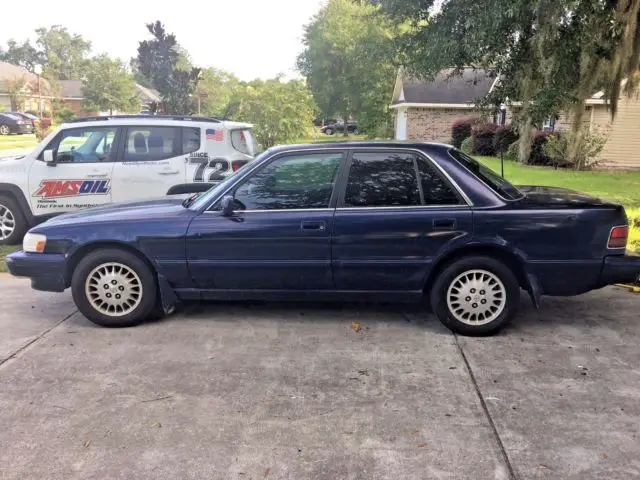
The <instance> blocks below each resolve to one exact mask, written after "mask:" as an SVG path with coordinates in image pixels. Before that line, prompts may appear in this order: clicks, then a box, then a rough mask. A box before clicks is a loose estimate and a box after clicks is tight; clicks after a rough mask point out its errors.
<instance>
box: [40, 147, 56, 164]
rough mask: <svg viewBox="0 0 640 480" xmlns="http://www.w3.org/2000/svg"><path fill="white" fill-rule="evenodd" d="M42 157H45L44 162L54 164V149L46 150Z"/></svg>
mask: <svg viewBox="0 0 640 480" xmlns="http://www.w3.org/2000/svg"><path fill="white" fill-rule="evenodd" d="M42 158H44V162H45V163H47V164H49V165H54V161H53V150H45V151H44V153H43V154H42Z"/></svg>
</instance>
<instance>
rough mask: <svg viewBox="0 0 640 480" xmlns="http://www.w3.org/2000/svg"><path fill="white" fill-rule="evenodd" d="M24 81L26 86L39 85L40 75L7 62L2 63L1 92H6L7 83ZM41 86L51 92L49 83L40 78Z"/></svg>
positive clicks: (0, 71) (0, 66) (0, 74)
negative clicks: (30, 84) (29, 84)
mask: <svg viewBox="0 0 640 480" xmlns="http://www.w3.org/2000/svg"><path fill="white" fill-rule="evenodd" d="M21 78H22V79H24V82H25V85H26V84H27V83H37V82H38V75H36V74H35V73H31V72H29V71H28V70H26V69H24V68H22V67H19V66H17V65H13V64H11V63H7V62H0V92H4V91H6V90H5V89H6V82H9V81H12V80H18V79H21ZM40 82H41V83H40V85H41V87H42V89H43V90H45V91H48V90H49V82H47V81H46V80H44V79H43V78H40Z"/></svg>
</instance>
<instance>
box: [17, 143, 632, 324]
mask: <svg viewBox="0 0 640 480" xmlns="http://www.w3.org/2000/svg"><path fill="white" fill-rule="evenodd" d="M627 234H628V226H627V217H626V214H625V211H624V208H623V207H621V206H620V205H617V204H613V203H609V202H606V201H604V200H600V199H598V198H593V197H590V196H587V195H583V194H581V193H577V192H573V191H569V190H564V189H558V188H546V187H531V186H526V187H515V186H513V185H511V184H509V183H508V182H506V181H505V180H504V179H502V178H500V177H499V176H497V175H496V174H494V173H493V172H492V171H491V170H489V169H487V168H485V167H483V166H482V165H481V164H479V163H478V162H476V161H475V160H474V159H472V158H470V157H468V156H466V155H465V154H463V153H462V152H460V151H459V150H456V149H454V148H453V147H451V146H449V145H440V144H426V143H373V142H362V143H342V144H340V143H337V144H332V145H295V146H286V147H278V148H273V149H271V150H268V151H267V152H265V153H264V154H262V155H261V156H260V157H259V158H258V159H257V160H256V161H254V162H252V163H250V164H248V165H246V166H245V167H243V168H242V169H241V170H240V171H238V172H237V174H235V175H234V176H233V177H230V178H228V179H227V180H225V181H223V182H222V183H220V184H219V185H217V186H215V187H213V188H211V189H210V190H209V191H207V192H205V193H203V194H200V195H199V196H192V197H190V198H188V199H184V200H183V199H181V198H180V199H177V198H171V197H168V198H164V199H160V200H154V201H147V202H137V203H129V204H116V205H110V206H106V207H103V208H94V209H91V210H86V211H83V212H80V213H73V214H67V215H62V216H59V217H56V218H54V219H52V220H49V221H47V222H46V223H43V224H41V225H39V226H36V227H34V228H32V229H31V231H30V232H29V233H28V234H27V236H26V237H25V240H24V245H23V247H24V249H23V250H24V251H21V252H17V253H14V254H13V255H10V256H9V257H8V259H7V261H8V265H9V270H10V271H11V273H13V274H14V275H17V276H26V277H31V279H32V285H33V288H35V289H38V290H47V291H55V292H62V291H64V290H65V289H67V288H69V287H70V288H71V290H72V292H73V298H74V301H75V303H76V305H77V306H78V308H79V310H80V311H81V312H82V313H83V314H84V315H85V316H86V317H87V318H89V319H90V320H92V321H93V322H95V323H97V324H99V325H103V326H107V327H124V326H131V325H136V324H139V323H141V322H143V321H144V320H145V319H147V318H149V317H151V316H154V315H155V314H156V313H165V314H168V313H169V312H171V311H172V310H173V308H174V306H175V305H176V303H178V302H179V301H188V300H202V299H204V300H222V299H224V300H229V299H236V300H244V299H270V300H303V299H309V300H311V299H313V300H340V301H347V302H348V301H355V300H365V301H394V302H395V301H397V302H407V301H408V302H418V301H420V300H421V299H422V298H423V297H424V296H427V297H428V299H429V300H430V303H431V305H432V308H433V310H434V312H435V313H436V315H437V316H438V317H439V318H440V320H441V321H442V322H443V323H444V324H445V325H447V326H448V327H449V328H451V329H452V330H454V331H456V332H459V333H462V334H466V335H488V334H491V333H494V332H497V331H498V330H499V329H500V328H501V327H503V326H504V325H505V324H506V323H507V322H508V321H509V320H510V319H511V318H512V317H513V316H514V315H515V314H516V311H517V310H518V305H519V302H520V290H521V289H524V290H526V291H527V292H529V294H530V296H531V298H532V300H533V302H534V303H535V305H536V306H537V305H538V304H539V301H540V296H541V295H578V294H581V293H584V292H587V291H589V290H593V289H597V288H601V287H603V286H605V285H610V284H613V283H618V282H629V281H634V280H635V279H636V278H637V277H638V274H639V273H640V260H639V258H637V257H632V256H627V255H625V247H626V242H627Z"/></svg>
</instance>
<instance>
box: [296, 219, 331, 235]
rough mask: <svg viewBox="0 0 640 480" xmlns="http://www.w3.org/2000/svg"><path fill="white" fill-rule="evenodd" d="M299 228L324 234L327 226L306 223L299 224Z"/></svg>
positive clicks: (311, 222) (318, 223) (317, 223)
mask: <svg viewBox="0 0 640 480" xmlns="http://www.w3.org/2000/svg"><path fill="white" fill-rule="evenodd" d="M300 228H301V229H302V230H304V231H315V232H324V231H325V230H326V229H327V224H326V223H324V222H317V221H306V222H302V223H301V224H300Z"/></svg>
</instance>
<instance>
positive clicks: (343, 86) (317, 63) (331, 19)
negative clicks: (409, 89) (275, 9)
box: [297, 0, 396, 134]
mask: <svg viewBox="0 0 640 480" xmlns="http://www.w3.org/2000/svg"><path fill="white" fill-rule="evenodd" d="M394 35H395V28H391V27H389V25H387V24H386V23H385V21H384V18H383V17H382V16H381V15H380V12H379V9H378V8H377V7H375V6H372V5H368V4H366V3H357V2H354V1H352V0H329V2H328V3H327V5H326V6H325V7H323V8H322V9H321V10H320V12H319V13H318V14H317V15H316V16H315V17H313V19H312V21H311V23H309V24H308V25H307V26H306V27H305V33H304V45H305V49H304V51H303V52H302V53H301V54H300V56H299V57H298V62H297V63H298V70H299V71H300V72H301V73H302V74H303V75H304V76H305V77H306V78H307V82H308V85H309V87H310V89H311V91H312V92H313V96H314V98H315V100H316V102H317V104H318V106H319V108H320V110H321V112H322V113H323V115H324V116H325V117H332V116H336V115H339V116H340V117H343V118H345V120H346V118H347V117H349V116H357V117H358V121H359V123H360V126H361V128H363V129H364V130H369V131H372V130H374V129H376V128H379V127H380V126H381V125H385V124H388V123H389V119H390V114H389V111H388V103H389V98H390V96H391V91H392V90H393V82H394V79H395V74H396V69H395V66H394V54H395V50H394V43H393V37H394ZM345 134H346V131H345Z"/></svg>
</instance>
